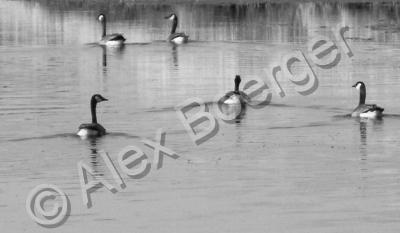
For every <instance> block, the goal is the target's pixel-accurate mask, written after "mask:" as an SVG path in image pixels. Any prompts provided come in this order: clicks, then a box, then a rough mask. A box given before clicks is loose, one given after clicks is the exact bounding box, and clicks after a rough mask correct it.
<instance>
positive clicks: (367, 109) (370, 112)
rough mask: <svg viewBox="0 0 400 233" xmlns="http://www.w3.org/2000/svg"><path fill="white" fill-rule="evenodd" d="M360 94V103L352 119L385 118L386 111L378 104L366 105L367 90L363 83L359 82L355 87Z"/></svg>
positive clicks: (352, 114)
mask: <svg viewBox="0 0 400 233" xmlns="http://www.w3.org/2000/svg"><path fill="white" fill-rule="evenodd" d="M353 87H355V88H356V89H357V90H358V91H359V92H360V101H359V104H358V106H357V107H356V108H355V109H354V110H353V112H352V113H351V116H352V117H362V118H380V117H382V116H383V111H384V109H383V108H381V107H379V106H377V105H376V104H366V103H365V98H366V95H367V90H366V87H365V84H364V83H363V82H357V83H356V84H354V85H353Z"/></svg>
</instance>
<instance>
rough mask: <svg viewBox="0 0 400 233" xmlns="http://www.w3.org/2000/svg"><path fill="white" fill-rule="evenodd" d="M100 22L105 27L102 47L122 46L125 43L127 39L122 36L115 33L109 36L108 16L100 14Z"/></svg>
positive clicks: (101, 41) (101, 42)
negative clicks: (107, 28) (107, 27)
mask: <svg viewBox="0 0 400 233" xmlns="http://www.w3.org/2000/svg"><path fill="white" fill-rule="evenodd" d="M98 19H99V21H100V22H101V24H102V25H103V34H102V36H101V40H100V42H99V43H100V44H101V45H107V46H121V45H123V44H124V42H125V40H126V39H125V37H124V36H123V35H122V34H119V33H113V34H109V35H107V30H106V24H107V20H106V16H105V15H104V14H100V15H99V17H98Z"/></svg>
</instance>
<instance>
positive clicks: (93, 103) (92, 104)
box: [90, 98, 97, 124]
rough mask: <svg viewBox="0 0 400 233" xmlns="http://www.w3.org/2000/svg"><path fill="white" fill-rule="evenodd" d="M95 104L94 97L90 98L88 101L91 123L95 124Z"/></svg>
mask: <svg viewBox="0 0 400 233" xmlns="http://www.w3.org/2000/svg"><path fill="white" fill-rule="evenodd" d="M96 105H97V101H96V100H95V99H94V98H92V100H91V101H90V111H91V113H92V123H96V124H97V117H96Z"/></svg>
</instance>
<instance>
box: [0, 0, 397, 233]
mask: <svg viewBox="0 0 400 233" xmlns="http://www.w3.org/2000/svg"><path fill="white" fill-rule="evenodd" d="M100 11H103V12H105V13H106V14H107V16H108V30H109V32H122V33H123V34H124V35H125V36H126V37H127V38H128V39H127V45H126V46H125V47H124V48H122V49H105V48H103V47H100V46H97V45H96V44H95V42H96V41H97V40H99V36H100V33H101V26H100V24H99V22H98V21H97V20H96V18H97V15H98V13H99V12H100ZM172 11H174V12H176V13H177V14H178V16H179V19H180V22H179V28H178V29H179V30H180V31H184V32H186V33H187V34H189V35H190V39H191V41H190V42H189V43H188V44H186V45H184V46H179V47H176V48H174V47H172V46H171V45H169V44H168V43H166V42H164V41H163V40H165V38H166V37H167V36H168V31H169V26H170V25H169V22H168V21H166V20H164V19H163V17H164V16H166V15H167V14H169V13H170V12H172ZM399 21H400V5H399V4H393V3H380V4H369V3H362V4H361V3H360V4H358V3H353V4H343V3H329V4H328V3H323V4H322V3H321V4H316V3H280V4H279V3H274V4H266V5H258V6H253V5H250V6H235V5H229V6H215V5H190V4H188V5H133V4H125V3H118V4H117V3H115V4H113V3H109V4H105V3H101V2H100V3H93V2H92V3H91V2H90V1H82V2H79V1H70V2H68V1H61V0H57V1H8V0H0V78H1V83H0V90H1V91H0V118H1V122H0V129H1V130H0V154H1V156H0V183H1V184H2V185H1V187H0V200H1V201H0V229H2V232H49V230H48V229H46V228H43V227H41V226H39V225H37V224H36V223H35V222H34V221H33V220H32V219H30V218H29V216H28V214H27V213H26V211H25V200H26V197H27V195H28V193H29V191H30V190H31V189H33V188H34V187H35V186H36V185H38V184H42V183H50V184H55V185H57V186H58V187H59V188H61V189H62V190H64V191H65V192H66V193H67V194H68V196H69V198H70V201H71V216H70V217H69V218H68V220H67V221H66V223H65V224H64V225H62V226H60V227H58V228H56V229H53V230H50V231H55V232H127V230H128V229H129V231H137V232H217V231H218V232H307V233H309V232H316V233H317V232H318V233H321V232H374V233H375V232H399V230H400V169H399V162H400V157H399V149H398V148H399V145H400V141H399V140H398V135H399V132H400V117H398V116H399V115H398V114H400V105H399V104H398V103H399V101H400V97H399V96H398V89H399V88H400V80H399V77H400V66H399V64H400V56H398V54H400V49H399V48H400V26H399V25H400V24H399ZM336 25H342V26H344V25H347V26H349V27H350V31H349V32H348V33H347V34H346V38H347V41H348V42H349V46H350V47H351V49H352V51H353V53H354V56H353V57H352V58H349V57H347V56H346V55H345V54H343V53H342V56H341V60H340V62H339V64H338V65H337V66H336V67H333V68H331V69H321V68H319V67H317V66H316V65H315V64H313V63H311V66H312V68H313V69H314V72H315V74H316V75H317V77H318V78H319V86H318V89H317V90H316V91H315V92H314V93H313V94H311V95H308V96H302V95H300V94H298V93H297V92H296V91H295V89H294V88H295V87H294V85H293V84H292V83H291V82H290V81H288V80H286V79H284V78H282V79H280V80H279V82H280V84H281V86H282V88H283V89H284V90H285V94H286V96H285V97H280V96H278V95H276V94H275V93H273V97H272V104H271V105H269V106H267V107H264V108H262V109H257V110H256V109H251V108H248V109H247V112H246V114H245V115H244V117H243V119H241V121H240V122H238V123H235V124H227V123H224V122H222V121H219V123H220V124H219V131H218V132H217V134H216V135H215V136H214V137H213V138H211V139H210V140H209V141H207V142H205V143H204V144H202V145H200V146H195V145H194V144H193V143H192V141H191V140H190V138H189V136H188V134H187V133H186V131H185V129H184V127H183V125H182V123H181V122H180V121H179V119H178V117H177V115H176V113H175V111H174V107H175V106H176V105H177V104H179V103H181V102H182V101H184V100H186V99H188V98H191V97H200V98H202V99H203V100H204V101H213V100H214V99H215V97H216V96H218V95H222V94H223V93H225V92H227V91H230V90H232V89H233V78H234V76H235V74H241V75H242V78H243V80H244V81H246V80H249V79H250V78H251V77H258V76H259V77H261V76H260V74H261V73H262V70H263V69H266V68H268V66H269V65H270V64H272V63H274V62H279V61H280V59H281V57H282V56H283V55H285V54H287V53H289V52H291V51H293V50H296V49H300V50H302V51H304V53H305V55H306V57H307V42H308V41H310V40H311V39H312V38H313V37H315V36H317V35H325V36H328V37H330V38H332V39H333V38H334V37H333V33H332V30H333V28H334V26H336ZM261 78H262V77H261ZM359 80H362V81H364V82H365V83H366V84H367V92H368V95H367V102H371V103H378V104H379V105H381V106H382V107H384V108H385V113H387V114H389V115H388V116H387V117H385V118H384V119H383V120H381V121H368V120H365V121H364V120H362V121H360V120H356V119H351V118H347V117H343V116H344V115H346V114H348V113H350V111H351V110H352V109H353V108H354V107H355V106H356V105H357V103H358V93H357V91H356V90H355V89H354V88H351V86H352V85H353V84H354V83H355V82H356V81H359ZM94 93H101V94H102V95H103V96H105V97H106V98H109V101H108V102H104V103H101V104H100V105H99V106H98V119H99V121H100V122H101V123H102V124H103V126H104V127H105V128H106V129H107V130H108V131H109V133H110V134H109V135H107V136H105V137H103V138H101V139H99V140H96V141H87V140H81V139H80V138H78V137H75V136H74V133H75V132H76V130H77V127H78V126H79V124H81V123H83V122H88V121H90V110H89V99H90V96H91V95H92V94H94ZM158 128H163V129H164V130H165V131H166V146H167V147H169V148H171V149H173V150H175V151H176V152H177V153H178V154H179V156H180V157H179V159H176V160H174V159H171V158H169V157H166V158H165V159H164V164H163V167H162V168H161V169H159V170H157V169H155V168H154V167H152V169H151V171H150V173H149V174H148V175H147V176H145V177H144V178H142V179H132V178H129V177H127V176H126V175H125V174H123V173H121V174H123V175H122V177H123V178H124V181H125V183H126V185H127V187H126V188H125V189H124V190H122V191H120V192H118V193H116V194H111V193H110V192H108V191H106V190H105V189H104V188H102V189H100V190H98V191H96V192H94V193H93V194H92V199H93V207H92V208H90V209H87V208H86V207H85V206H84V205H83V203H82V196H81V190H80V183H79V176H78V169H77V163H78V161H81V160H83V161H84V162H85V163H87V164H90V165H91V166H92V167H93V169H94V170H95V171H96V173H97V174H98V175H100V176H104V177H111V176H110V174H109V171H108V169H107V168H106V167H105V166H104V162H103V161H102V159H101V157H99V155H98V151H100V150H104V151H107V152H108V153H109V155H110V157H111V159H112V160H113V161H116V160H117V155H118V153H119V152H120V151H121V149H122V148H124V147H125V146H129V145H135V146H139V147H141V148H142V149H143V150H144V151H145V152H146V153H147V154H148V156H149V157H150V159H152V154H153V152H152V150H150V149H148V148H146V147H144V146H143V144H142V143H141V142H140V140H141V138H150V139H152V138H154V136H155V133H156V130H157V129H158ZM118 169H119V167H118ZM110 182H113V180H112V179H111V178H110ZM113 184H114V183H113Z"/></svg>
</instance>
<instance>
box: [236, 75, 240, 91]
mask: <svg viewBox="0 0 400 233" xmlns="http://www.w3.org/2000/svg"><path fill="white" fill-rule="evenodd" d="M239 85H240V78H239V77H238V76H236V78H235V93H239Z"/></svg>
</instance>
